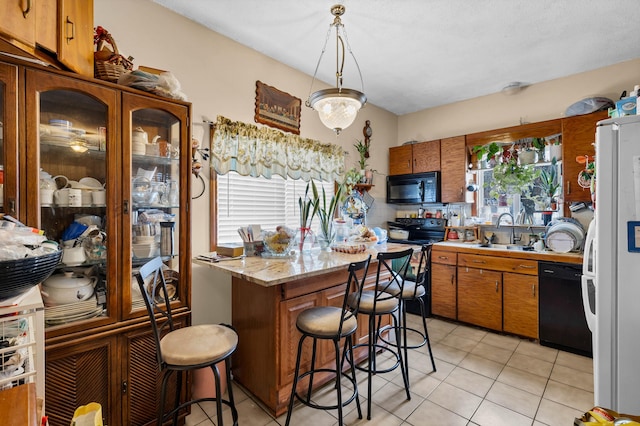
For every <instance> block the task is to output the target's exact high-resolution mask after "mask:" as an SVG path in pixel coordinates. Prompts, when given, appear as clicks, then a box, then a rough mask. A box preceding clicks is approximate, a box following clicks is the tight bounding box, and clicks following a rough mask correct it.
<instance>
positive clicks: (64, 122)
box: [25, 70, 121, 336]
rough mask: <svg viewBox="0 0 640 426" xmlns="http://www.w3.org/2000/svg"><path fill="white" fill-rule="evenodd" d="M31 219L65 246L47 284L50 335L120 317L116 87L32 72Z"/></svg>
mask: <svg viewBox="0 0 640 426" xmlns="http://www.w3.org/2000/svg"><path fill="white" fill-rule="evenodd" d="M26 88H27V90H26V93H27V116H28V117H31V119H30V120H29V124H28V126H27V151H26V152H27V155H26V157H27V158H26V163H27V170H28V171H27V176H29V179H28V181H27V185H26V188H27V193H26V194H25V196H26V199H27V202H28V214H27V222H28V223H29V224H30V225H31V226H34V227H39V228H40V229H42V230H44V232H45V236H46V237H47V238H48V239H49V240H54V241H56V242H58V243H59V244H60V245H61V247H62V250H63V255H62V264H61V265H60V267H59V268H58V270H56V271H55V272H54V274H53V275H52V276H51V277H49V278H48V279H47V280H45V281H44V282H43V283H42V295H43V301H44V302H45V306H46V309H45V326H46V327H47V336H51V335H56V334H57V332H59V333H62V332H64V329H65V328H67V327H69V326H74V327H76V328H81V327H91V326H95V325H98V324H101V323H108V322H114V321H115V320H116V319H117V316H118V312H117V306H118V303H117V300H116V298H117V296H116V295H117V287H118V285H119V283H118V276H117V274H116V272H117V268H116V267H115V265H116V264H117V253H118V245H119V239H118V234H119V230H118V221H117V218H118V206H119V204H120V203H119V202H118V194H119V192H120V190H121V188H120V184H119V182H120V175H119V169H120V167H118V163H119V152H120V149H119V147H118V144H117V143H116V138H115V134H116V119H115V117H116V115H115V113H116V107H117V94H116V92H115V91H113V90H111V89H107V88H104V87H101V86H98V85H93V84H90V83H83V82H79V81H77V80H72V79H68V78H65V77H60V76H56V75H51V74H46V73H40V72H37V71H33V70H28V71H27V85H26Z"/></svg>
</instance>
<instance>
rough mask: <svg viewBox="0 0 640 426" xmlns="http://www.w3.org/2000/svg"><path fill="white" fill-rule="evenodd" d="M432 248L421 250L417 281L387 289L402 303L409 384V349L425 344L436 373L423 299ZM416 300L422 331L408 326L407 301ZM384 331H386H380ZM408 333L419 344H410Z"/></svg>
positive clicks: (393, 343) (401, 313)
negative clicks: (413, 336) (416, 339)
mask: <svg viewBox="0 0 640 426" xmlns="http://www.w3.org/2000/svg"><path fill="white" fill-rule="evenodd" d="M431 248H432V244H424V245H423V246H422V248H421V249H420V260H419V262H418V269H417V270H416V275H415V277H416V280H415V281H411V280H408V279H405V280H404V285H403V286H401V282H398V280H395V279H394V280H392V281H391V282H390V283H389V284H388V286H387V287H386V291H387V292H389V293H391V294H393V295H394V296H396V297H398V299H399V301H400V309H399V310H398V316H399V318H398V319H399V322H400V326H399V328H400V330H401V332H402V350H403V351H404V359H405V360H406V366H407V382H409V357H408V349H417V348H421V347H423V346H424V345H425V344H426V345H427V348H428V349H429V356H430V358H431V366H432V367H433V371H434V372H435V371H436V363H435V360H434V359H433V352H432V351H431V342H430V341H429V332H428V331H427V315H426V309H425V306H424V301H423V300H422V297H423V296H425V295H426V294H427V291H428V290H427V279H428V277H429V275H428V274H429V269H430V265H431ZM410 300H415V301H417V302H418V304H419V306H420V314H421V315H420V316H421V319H422V330H417V329H415V328H413V327H410V326H409V325H407V301H410ZM380 331H384V330H380ZM407 332H411V333H413V334H414V335H417V336H419V337H418V340H419V343H414V344H409V341H408V340H407ZM380 339H381V340H382V341H383V342H385V343H387V344H388V345H393V346H395V345H396V343H395V342H392V341H389V340H388V339H385V338H384V336H383V335H382V334H381V335H380Z"/></svg>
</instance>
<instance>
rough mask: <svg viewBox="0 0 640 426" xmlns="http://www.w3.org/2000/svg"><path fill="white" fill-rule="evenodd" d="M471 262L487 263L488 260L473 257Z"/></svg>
mask: <svg viewBox="0 0 640 426" xmlns="http://www.w3.org/2000/svg"><path fill="white" fill-rule="evenodd" d="M471 262H473V263H482V264H485V263H487V261H486V260H479V259H473V260H472V261H471Z"/></svg>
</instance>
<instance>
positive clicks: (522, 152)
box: [518, 142, 536, 165]
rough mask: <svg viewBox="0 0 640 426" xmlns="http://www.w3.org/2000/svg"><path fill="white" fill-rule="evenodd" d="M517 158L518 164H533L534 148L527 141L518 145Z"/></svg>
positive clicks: (534, 158) (534, 157) (534, 159)
mask: <svg viewBox="0 0 640 426" xmlns="http://www.w3.org/2000/svg"><path fill="white" fill-rule="evenodd" d="M518 158H519V159H520V164H521V165H525V164H533V163H535V162H536V150H535V149H534V148H533V147H532V146H531V145H530V144H528V143H526V142H525V143H522V144H520V145H518Z"/></svg>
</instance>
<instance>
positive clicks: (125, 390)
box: [122, 380, 129, 394]
mask: <svg viewBox="0 0 640 426" xmlns="http://www.w3.org/2000/svg"><path fill="white" fill-rule="evenodd" d="M127 390H129V383H127V381H126V380H125V381H124V382H122V393H123V394H125V393H127Z"/></svg>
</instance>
